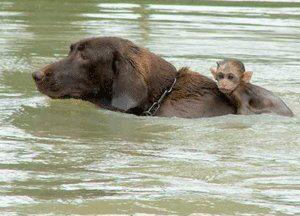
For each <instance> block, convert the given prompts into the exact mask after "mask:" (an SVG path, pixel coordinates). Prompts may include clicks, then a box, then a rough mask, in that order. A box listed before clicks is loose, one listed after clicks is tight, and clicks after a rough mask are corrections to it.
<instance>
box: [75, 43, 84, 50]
mask: <svg viewBox="0 0 300 216" xmlns="http://www.w3.org/2000/svg"><path fill="white" fill-rule="evenodd" d="M84 48H85V45H84V44H79V45H78V47H77V50H78V51H82V50H84Z"/></svg>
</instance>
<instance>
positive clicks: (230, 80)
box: [210, 65, 242, 94]
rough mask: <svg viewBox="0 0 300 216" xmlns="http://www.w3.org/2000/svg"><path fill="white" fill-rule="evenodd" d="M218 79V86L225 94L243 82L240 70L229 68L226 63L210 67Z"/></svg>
mask: <svg viewBox="0 0 300 216" xmlns="http://www.w3.org/2000/svg"><path fill="white" fill-rule="evenodd" d="M210 70H211V72H212V74H213V76H214V78H215V79H216V81H217V85H218V88H219V89H220V91H221V92H223V93H225V94H230V93H232V92H233V91H234V90H235V89H236V88H237V86H238V85H239V84H240V83H241V78H242V74H241V73H240V72H238V71H233V70H228V67H225V66H224V65H221V66H219V67H218V68H211V69H210Z"/></svg>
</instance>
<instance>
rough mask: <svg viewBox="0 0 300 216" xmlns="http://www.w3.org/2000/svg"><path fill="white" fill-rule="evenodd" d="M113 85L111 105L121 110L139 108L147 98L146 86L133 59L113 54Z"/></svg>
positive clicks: (116, 52)
mask: <svg viewBox="0 0 300 216" xmlns="http://www.w3.org/2000/svg"><path fill="white" fill-rule="evenodd" d="M112 70H113V73H114V74H113V85H112V102H111V105H112V106H113V107H115V108H118V109H121V110H124V111H126V110H129V109H130V108H134V107H137V106H139V105H140V104H141V103H142V102H143V101H144V100H146V99H147V96H148V88H147V84H146V82H145V80H144V77H143V76H142V71H139V70H141V69H140V68H139V67H138V66H137V65H136V64H135V62H134V60H133V59H130V58H128V57H124V56H122V55H121V54H120V53H119V52H118V51H115V52H114V53H113V61H112Z"/></svg>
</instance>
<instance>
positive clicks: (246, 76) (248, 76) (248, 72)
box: [242, 71, 253, 83]
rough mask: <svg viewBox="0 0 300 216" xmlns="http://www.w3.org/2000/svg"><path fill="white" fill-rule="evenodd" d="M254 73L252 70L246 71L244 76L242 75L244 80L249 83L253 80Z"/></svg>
mask: <svg viewBox="0 0 300 216" xmlns="http://www.w3.org/2000/svg"><path fill="white" fill-rule="evenodd" d="M252 74H253V72H252V71H245V72H244V73H243V77H242V80H243V82H244V83H249V82H250V80H251V77H252Z"/></svg>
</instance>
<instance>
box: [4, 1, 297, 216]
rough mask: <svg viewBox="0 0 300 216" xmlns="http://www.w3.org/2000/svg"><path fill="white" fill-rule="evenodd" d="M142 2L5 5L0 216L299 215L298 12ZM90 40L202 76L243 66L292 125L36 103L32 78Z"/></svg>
mask: <svg viewBox="0 0 300 216" xmlns="http://www.w3.org/2000/svg"><path fill="white" fill-rule="evenodd" d="M138 2H141V1H136V2H134V1H132V2H131V3H122V1H119V2H118V1H112V2H107V3H101V2H100V1H93V0H88V1H79V0H75V1H58V0H54V1H50V0H48V1H34V0H27V1H24V0H2V1H1V3H0V27H1V32H0V56H1V58H0V211H1V212H2V213H1V215H5V214H7V215H15V214H49V213H50V214H53V215H57V214H132V213H147V214H179V215H187V214H192V213H195V214H197V213H202V214H204V213H206V214H207V215H234V214H235V215H266V214H269V215H285V214H290V215H299V214H300V208H299V206H300V156H299V155H300V154H299V150H300V135H299V131H300V117H299V114H300V106H299V105H300V100H299V96H300V72H299V71H300V4H299V3H291V2H288V1H287V2H286V3H272V2H269V3H266V2H262V3H247V2H243V3H239V2H236V3H228V2H227V3H226V2H225V3H224V2H223V3H214V2H202V3H199V4H196V3H189V1H174V2H173V3H172V1H155V2H156V3H155V4H154V3H151V2H150V1H146V2H145V3H143V4H141V3H138ZM91 36H119V37H124V38H127V39H130V40H132V41H134V42H136V43H137V44H139V45H141V46H145V47H147V48H149V49H150V50H152V51H153V52H155V53H157V54H160V55H161V56H162V57H164V58H165V59H167V60H168V61H170V62H171V63H173V64H174V65H175V66H176V67H178V68H180V67H183V66H189V67H191V69H193V70H195V71H198V72H201V73H202V74H205V75H207V76H210V74H209V68H210V67H211V66H212V65H214V64H215V62H216V61H217V60H220V59H222V58H224V57H236V58H239V59H241V60H242V61H244V62H245V64H246V68H247V69H248V70H252V71H254V77H253V83H255V84H257V85H261V86H264V87H265V88H267V89H269V90H271V91H273V92H275V93H276V94H277V95H279V96H280V97H282V98H283V99H284V101H286V103H287V104H288V105H289V106H290V107H291V108H292V110H294V112H295V114H296V117H294V118H286V117H280V116H270V115H257V116H233V115H229V116H223V117H217V118H209V119H193V120H190V119H180V118H149V117H135V116H132V115H126V114H120V113H114V112H110V111H105V110H99V109H97V108H96V107H95V106H94V105H92V104H89V103H87V102H82V101H77V100H51V99H49V98H47V97H46V96H44V95H41V94H40V93H39V92H37V91H36V88H35V86H34V83H33V81H32V79H31V73H32V72H33V71H34V70H36V69H38V68H41V67H42V66H44V65H45V64H47V63H50V62H53V61H55V60H57V59H60V58H62V57H64V56H66V54H67V52H68V47H69V44H70V43H71V42H75V41H77V40H79V39H81V38H85V37H91Z"/></svg>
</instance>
